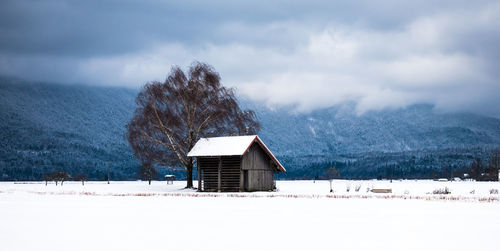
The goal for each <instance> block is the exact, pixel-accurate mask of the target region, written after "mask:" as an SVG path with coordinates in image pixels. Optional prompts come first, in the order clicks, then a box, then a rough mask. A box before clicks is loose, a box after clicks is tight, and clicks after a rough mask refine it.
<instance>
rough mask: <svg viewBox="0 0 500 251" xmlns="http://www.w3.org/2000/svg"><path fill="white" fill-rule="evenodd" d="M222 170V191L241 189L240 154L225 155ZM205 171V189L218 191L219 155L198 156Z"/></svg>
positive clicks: (222, 158)
mask: <svg viewBox="0 0 500 251" xmlns="http://www.w3.org/2000/svg"><path fill="white" fill-rule="evenodd" d="M221 160H222V170H221V191H223V192H237V191H239V190H240V164H241V157H240V156H223V157H221ZM198 162H199V164H200V166H201V170H202V172H203V175H202V176H203V191H210V192H216V191H218V169H219V157H198Z"/></svg>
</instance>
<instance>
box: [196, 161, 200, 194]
mask: <svg viewBox="0 0 500 251" xmlns="http://www.w3.org/2000/svg"><path fill="white" fill-rule="evenodd" d="M197 169H198V192H201V166H200V163H198V167H197Z"/></svg>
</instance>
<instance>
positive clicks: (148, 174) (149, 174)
mask: <svg viewBox="0 0 500 251" xmlns="http://www.w3.org/2000/svg"><path fill="white" fill-rule="evenodd" d="M138 174H139V177H140V178H141V179H142V180H147V181H148V183H149V185H151V180H152V179H157V178H158V172H157V171H156V169H155V168H154V167H153V166H152V165H151V163H149V162H146V163H143V164H142V165H141V166H140V167H139V173H138Z"/></svg>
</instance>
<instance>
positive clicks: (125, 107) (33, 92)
mask: <svg viewBox="0 0 500 251" xmlns="http://www.w3.org/2000/svg"><path fill="white" fill-rule="evenodd" d="M137 93H138V90H137V89H127V88H120V87H102V86H90V85H78V84H73V85H70V84H54V83H33V82H28V81H24V80H21V79H17V78H10V77H0V118H1V120H0V180H13V179H15V180H16V179H17V180H33V179H41V178H42V177H43V175H44V174H46V173H48V172H51V171H54V170H65V171H67V172H68V173H70V174H77V173H85V174H87V175H89V176H90V178H91V179H103V178H104V177H106V175H107V170H108V169H109V170H110V173H111V178H113V179H135V178H136V176H135V173H136V171H137V166H138V163H137V162H136V161H135V160H134V158H133V154H132V152H131V150H130V147H129V146H128V143H127V141H126V139H125V137H124V135H125V125H126V123H127V122H128V121H129V120H130V118H131V116H132V114H133V111H134V108H135V103H134V99H135V97H136V95H137ZM240 104H241V106H242V107H243V108H245V109H252V110H254V111H255V112H256V113H257V117H258V119H259V121H260V122H261V124H262V130H261V132H260V133H259V135H260V137H261V138H262V139H263V141H264V142H265V143H266V144H267V146H268V147H269V148H270V149H271V150H272V151H273V152H274V153H275V155H276V156H277V157H278V159H280V160H281V161H282V162H283V164H284V165H285V167H287V169H288V172H287V173H286V174H284V175H283V176H282V177H284V178H311V177H319V176H321V175H318V172H324V170H325V169H326V168H328V167H329V166H331V165H335V166H338V167H340V168H341V169H344V176H346V177H358V178H370V177H374V176H378V175H380V173H381V172H387V171H386V170H387V167H388V166H392V167H391V168H392V169H391V170H392V173H394V168H395V167H397V168H400V169H401V168H402V169H404V168H410V167H411V168H417V169H426V170H427V171H426V172H430V171H429V170H435V169H438V168H440V167H441V166H443V165H454V166H457V167H460V166H461V168H464V167H466V166H468V165H470V162H471V161H472V160H473V159H474V158H476V157H482V158H487V156H488V153H489V151H491V149H494V148H498V147H499V146H500V119H497V118H492V117H485V116H481V115H476V114H471V113H443V112H437V111H436V110H435V109H434V107H433V106H431V105H425V104H422V105H413V106H409V107H406V108H401V109H393V110H382V111H369V112H366V113H364V114H361V115H359V114H357V113H356V111H355V105H354V104H348V103H347V104H343V105H338V106H334V107H329V108H324V109H317V110H314V111H311V112H308V113H299V112H296V111H295V110H294V107H279V108H274V109H271V108H269V107H267V106H264V105H261V104H258V103H256V102H253V101H251V100H248V99H245V98H240ZM411 163H413V164H411ZM318 169H319V171H318ZM376 170H379V171H376ZM381 170H382V171H381ZM405 170H406V169H405ZM412 170H413V169H412ZM159 171H160V173H161V174H164V173H170V171H167V170H163V169H161V170H159ZM424 173H425V172H424ZM178 175H179V176H181V177H182V176H183V174H182V173H180V174H178Z"/></svg>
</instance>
